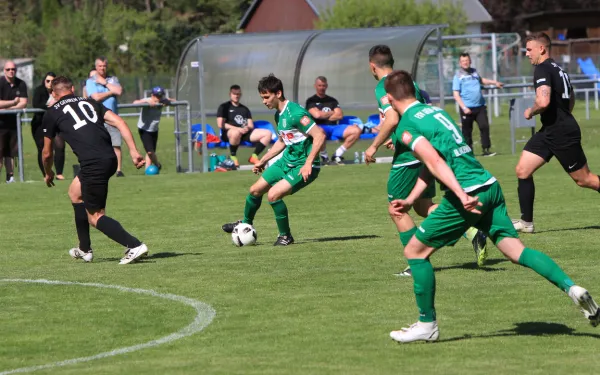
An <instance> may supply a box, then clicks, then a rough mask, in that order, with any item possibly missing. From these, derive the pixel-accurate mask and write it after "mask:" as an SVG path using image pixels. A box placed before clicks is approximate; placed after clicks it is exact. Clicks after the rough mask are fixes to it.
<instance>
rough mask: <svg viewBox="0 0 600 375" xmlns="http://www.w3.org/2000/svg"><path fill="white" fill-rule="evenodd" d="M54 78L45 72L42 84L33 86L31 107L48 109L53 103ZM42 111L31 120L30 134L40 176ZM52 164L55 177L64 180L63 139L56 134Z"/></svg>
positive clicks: (43, 173)
mask: <svg viewBox="0 0 600 375" xmlns="http://www.w3.org/2000/svg"><path fill="white" fill-rule="evenodd" d="M54 78H56V74H54V73H52V72H48V73H46V76H45V77H44V81H42V84H41V85H39V86H38V87H36V88H35V90H34V92H33V108H39V109H44V110H46V109H48V107H50V106H51V105H52V104H54V98H53V97H52V95H50V94H51V92H52V81H54ZM43 118H44V114H43V113H36V114H34V115H33V119H32V120H31V135H32V136H33V140H34V142H35V146H36V147H37V150H38V166H39V167H40V170H41V171H42V176H46V173H45V172H44V164H43V163H42V150H43V149H44V132H43V129H42V120H43ZM54 146H55V147H54V166H55V168H56V176H55V177H56V179H57V180H64V179H65V177H64V176H63V169H64V167H65V141H64V140H63V139H62V138H61V137H60V136H59V135H57V136H56V137H54Z"/></svg>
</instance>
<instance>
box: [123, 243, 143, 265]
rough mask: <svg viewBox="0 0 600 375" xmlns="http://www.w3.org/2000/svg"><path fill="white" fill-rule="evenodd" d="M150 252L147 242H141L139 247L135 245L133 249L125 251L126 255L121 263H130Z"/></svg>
mask: <svg viewBox="0 0 600 375" xmlns="http://www.w3.org/2000/svg"><path fill="white" fill-rule="evenodd" d="M147 253H148V247H147V246H146V245H145V244H141V245H140V246H138V247H134V248H133V249H128V250H127V251H126V252H125V256H124V257H123V258H121V261H120V262H119V264H129V263H131V262H133V261H134V260H136V259H137V258H139V257H141V256H143V255H144V254H147Z"/></svg>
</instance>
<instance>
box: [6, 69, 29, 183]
mask: <svg viewBox="0 0 600 375" xmlns="http://www.w3.org/2000/svg"><path fill="white" fill-rule="evenodd" d="M26 106H27V85H26V84H25V82H23V80H21V79H19V78H18V77H17V65H16V64H15V62H14V61H12V60H8V61H7V62H6V63H4V77H0V109H6V110H9V109H21V108H25V107H26ZM0 112H1V111H0ZM18 153H19V144H18V140H17V115H16V114H0V169H2V159H3V160H4V164H5V165H6V183H7V184H10V183H12V182H15V179H14V176H13V175H14V167H15V162H14V158H16V157H17V155H18Z"/></svg>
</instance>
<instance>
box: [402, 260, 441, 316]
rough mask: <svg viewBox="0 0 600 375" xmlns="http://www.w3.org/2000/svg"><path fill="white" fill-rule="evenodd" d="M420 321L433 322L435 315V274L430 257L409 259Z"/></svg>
mask: <svg viewBox="0 0 600 375" xmlns="http://www.w3.org/2000/svg"><path fill="white" fill-rule="evenodd" d="M408 265H409V266H410V269H411V270H412V277H413V283H414V291H415V297H416V299H417V307H418V308H419V321H420V322H433V321H435V320H436V316H435V274H434V273H433V266H432V265H431V262H429V259H409V260H408Z"/></svg>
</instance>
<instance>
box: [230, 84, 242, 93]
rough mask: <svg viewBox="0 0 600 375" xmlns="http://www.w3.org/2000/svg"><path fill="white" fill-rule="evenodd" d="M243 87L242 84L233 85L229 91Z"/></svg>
mask: <svg viewBox="0 0 600 375" xmlns="http://www.w3.org/2000/svg"><path fill="white" fill-rule="evenodd" d="M241 89H242V88H241V87H240V85H231V87H230V88H229V92H231V91H233V90H241Z"/></svg>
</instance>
